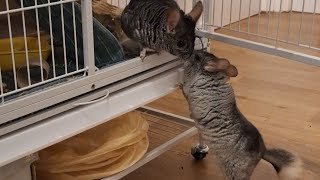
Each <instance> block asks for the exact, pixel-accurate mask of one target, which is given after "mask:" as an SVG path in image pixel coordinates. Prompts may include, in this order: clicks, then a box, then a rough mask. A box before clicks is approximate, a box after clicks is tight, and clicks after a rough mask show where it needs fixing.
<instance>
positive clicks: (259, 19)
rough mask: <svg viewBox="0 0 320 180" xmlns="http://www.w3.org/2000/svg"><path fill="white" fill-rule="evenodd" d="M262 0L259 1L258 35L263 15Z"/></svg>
mask: <svg viewBox="0 0 320 180" xmlns="http://www.w3.org/2000/svg"><path fill="white" fill-rule="evenodd" d="M261 4H262V3H261V0H260V1H259V13H258V28H257V34H259V32H260V15H261Z"/></svg>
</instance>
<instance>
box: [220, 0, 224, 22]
mask: <svg viewBox="0 0 320 180" xmlns="http://www.w3.org/2000/svg"><path fill="white" fill-rule="evenodd" d="M223 2H224V1H222V3H221V24H220V27H223V7H224V3H223Z"/></svg>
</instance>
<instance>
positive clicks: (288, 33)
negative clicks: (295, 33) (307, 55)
mask: <svg viewBox="0 0 320 180" xmlns="http://www.w3.org/2000/svg"><path fill="white" fill-rule="evenodd" d="M293 1H294V0H291V7H290V14H289V24H288V32H287V42H289V37H290V27H291V16H292V9H293Z"/></svg>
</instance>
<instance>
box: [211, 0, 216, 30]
mask: <svg viewBox="0 0 320 180" xmlns="http://www.w3.org/2000/svg"><path fill="white" fill-rule="evenodd" d="M212 6H213V7H212V9H213V10H212V12H213V15H212V19H213V25H214V21H215V19H214V17H215V16H214V15H215V14H216V13H215V12H216V10H215V9H216V0H213V4H212Z"/></svg>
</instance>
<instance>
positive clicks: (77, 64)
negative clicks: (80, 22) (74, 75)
mask: <svg viewBox="0 0 320 180" xmlns="http://www.w3.org/2000/svg"><path fill="white" fill-rule="evenodd" d="M118 2H119V1H118ZM72 17H73V38H74V52H75V57H76V69H77V71H78V70H79V60H78V42H77V26H76V14H75V8H74V2H72Z"/></svg>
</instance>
